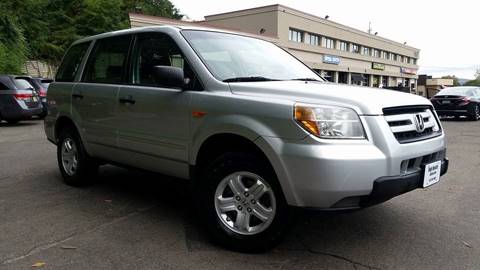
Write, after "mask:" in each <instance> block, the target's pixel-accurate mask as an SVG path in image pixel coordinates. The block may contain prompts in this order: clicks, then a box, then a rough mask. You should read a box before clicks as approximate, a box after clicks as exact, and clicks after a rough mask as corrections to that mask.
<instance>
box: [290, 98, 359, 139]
mask: <svg viewBox="0 0 480 270" xmlns="http://www.w3.org/2000/svg"><path fill="white" fill-rule="evenodd" d="M295 120H296V121H297V122H298V123H299V124H300V125H301V126H302V127H303V128H304V129H305V130H307V131H308V132H310V133H312V134H313V135H315V136H317V137H320V138H324V139H364V138H365V133H364V131H363V126H362V123H361V122H360V118H358V114H357V113H356V112H355V111H354V110H352V109H348V108H343V107H336V106H323V105H308V104H295Z"/></svg>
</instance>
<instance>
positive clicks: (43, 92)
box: [39, 88, 47, 97]
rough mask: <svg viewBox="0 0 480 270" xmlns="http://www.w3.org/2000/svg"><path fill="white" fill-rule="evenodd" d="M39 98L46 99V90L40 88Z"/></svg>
mask: <svg viewBox="0 0 480 270" xmlns="http://www.w3.org/2000/svg"><path fill="white" fill-rule="evenodd" d="M39 92H40V97H47V90H45V89H43V88H40V91H39Z"/></svg>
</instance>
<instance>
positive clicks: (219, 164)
mask: <svg viewBox="0 0 480 270" xmlns="http://www.w3.org/2000/svg"><path fill="white" fill-rule="evenodd" d="M238 171H247V172H252V173H255V174H257V175H259V176H261V177H262V178H263V179H264V180H265V181H266V182H268V184H269V185H270V187H271V188H272V190H273V192H274V195H275V200H276V213H275V217H274V220H273V221H272V223H271V224H270V226H269V227H268V228H267V229H266V230H264V231H263V232H261V233H259V234H256V235H242V234H238V233H236V232H233V231H231V230H230V229H228V228H227V227H226V226H225V225H224V224H223V223H222V221H221V220H220V219H219V218H218V216H217V213H216V210H215V204H214V197H215V191H216V189H217V186H218V184H219V183H220V181H221V180H222V179H224V178H225V177H226V176H228V175H230V174H232V173H234V172H238ZM199 182H200V183H198V184H197V188H196V192H197V193H198V194H199V195H200V196H197V198H198V199H197V201H199V202H200V203H199V204H198V207H199V214H200V215H201V219H202V221H203V223H204V225H205V226H206V228H207V229H208V231H209V232H210V235H211V236H212V238H213V240H214V241H215V242H217V243H219V244H221V245H222V246H225V247H227V248H230V249H233V250H237V251H242V252H262V251H265V250H268V249H269V248H271V247H272V246H274V245H276V244H278V243H279V242H280V241H281V239H282V236H283V235H284V234H285V232H286V230H287V229H288V227H289V225H290V223H291V220H292V218H291V213H292V212H291V209H290V208H289V207H288V205H287V203H286V201H285V198H284V196H283V192H282V189H281V187H280V185H279V183H278V180H277V177H276V175H275V172H274V171H273V169H272V168H271V166H270V164H269V163H268V162H266V161H264V160H262V159H259V158H258V157H256V156H254V155H251V154H247V153H233V152H232V153H226V154H223V155H222V156H220V157H219V158H217V159H216V160H215V161H213V162H212V163H211V164H210V166H207V168H206V169H205V170H204V171H203V172H202V173H201V180H200V181H199Z"/></svg>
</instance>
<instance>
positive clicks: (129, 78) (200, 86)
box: [125, 31, 205, 91]
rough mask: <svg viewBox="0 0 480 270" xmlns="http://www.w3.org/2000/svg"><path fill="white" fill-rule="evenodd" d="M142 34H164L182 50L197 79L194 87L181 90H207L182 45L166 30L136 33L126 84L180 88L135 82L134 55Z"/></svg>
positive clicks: (184, 59) (186, 62) (181, 52)
mask: <svg viewBox="0 0 480 270" xmlns="http://www.w3.org/2000/svg"><path fill="white" fill-rule="evenodd" d="M141 35H164V36H166V37H167V38H169V39H170V40H171V41H172V42H173V43H174V44H175V45H176V46H177V48H178V50H179V51H180V54H181V55H182V56H183V61H185V64H186V65H188V66H189V68H190V69H191V70H192V72H193V74H194V78H192V79H193V80H195V83H194V89H188V88H182V89H180V91H204V90H205V87H204V84H203V82H202V80H201V78H200V76H198V73H197V72H196V71H195V69H194V67H193V66H192V64H191V61H190V60H189V59H188V57H187V56H186V55H185V53H184V52H183V50H182V49H181V48H180V46H178V44H177V41H176V40H175V39H174V38H173V37H172V36H170V35H169V34H167V33H165V32H160V31H151V32H139V33H135V34H134V37H133V40H132V44H131V47H130V53H129V59H128V72H127V76H126V77H127V78H126V83H125V84H126V85H129V86H138V87H150V88H164V89H174V90H179V89H178V88H175V87H167V86H163V85H150V84H137V83H135V81H134V77H133V74H134V68H135V63H134V57H135V54H136V53H137V46H138V44H139V36H141ZM182 37H183V36H182Z"/></svg>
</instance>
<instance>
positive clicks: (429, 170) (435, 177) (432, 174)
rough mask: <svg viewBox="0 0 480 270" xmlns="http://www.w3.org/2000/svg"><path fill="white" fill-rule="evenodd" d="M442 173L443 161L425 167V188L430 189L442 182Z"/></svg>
mask: <svg viewBox="0 0 480 270" xmlns="http://www.w3.org/2000/svg"><path fill="white" fill-rule="evenodd" d="M441 171H442V161H441V160H438V161H435V162H432V163H429V164H426V165H425V172H424V176H423V187H424V188H426V187H429V186H431V185H433V184H436V183H438V182H439V181H440V172H441Z"/></svg>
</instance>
